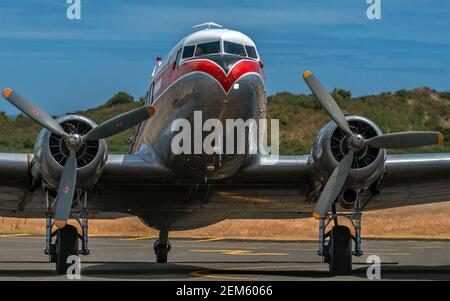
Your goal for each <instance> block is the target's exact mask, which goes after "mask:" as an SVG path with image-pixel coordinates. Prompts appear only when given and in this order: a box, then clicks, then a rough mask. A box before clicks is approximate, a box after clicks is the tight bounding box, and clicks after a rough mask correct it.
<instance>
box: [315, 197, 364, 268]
mask: <svg viewBox="0 0 450 301" xmlns="http://www.w3.org/2000/svg"><path fill="white" fill-rule="evenodd" d="M339 216H342V217H344V218H346V219H348V220H350V221H351V223H352V226H353V228H354V230H355V236H353V235H352V234H351V232H350V229H349V228H348V227H346V226H342V225H339V224H338V217H339ZM332 221H333V222H334V226H333V228H332V229H331V230H330V231H328V232H326V228H327V226H328V225H329V224H330V223H331V222H332ZM327 238H328V240H327ZM352 241H354V242H355V249H354V250H353V251H352ZM317 254H318V255H319V256H322V260H323V261H324V262H327V263H328V264H329V269H330V274H331V275H332V276H336V275H350V274H351V273H352V256H353V255H354V256H357V257H359V256H361V255H363V252H362V250H361V212H360V211H359V210H357V211H356V212H355V213H349V214H345V213H336V208H335V206H334V205H333V213H331V214H328V215H327V216H326V217H323V218H321V219H320V225H319V251H318V252H317Z"/></svg>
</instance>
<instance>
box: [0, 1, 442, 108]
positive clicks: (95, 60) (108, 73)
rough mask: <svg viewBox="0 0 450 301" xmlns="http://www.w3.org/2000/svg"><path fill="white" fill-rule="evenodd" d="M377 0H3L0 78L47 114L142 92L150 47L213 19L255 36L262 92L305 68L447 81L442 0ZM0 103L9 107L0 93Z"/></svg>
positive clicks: (168, 44) (344, 78)
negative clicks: (74, 0)
mask: <svg viewBox="0 0 450 301" xmlns="http://www.w3.org/2000/svg"><path fill="white" fill-rule="evenodd" d="M381 1H382V20H377V21H369V20H368V19H367V17H366V10H367V7H368V4H366V0H340V1H331V0H314V1H298V0H295V1H294V0H291V1H282V0H277V1H275V0H273V1H242V0H241V1H235V0H215V1H212V0H197V1H186V0H185V1H178V0H177V1H170V0H165V1H156V0H152V1H142V0H141V1H139V0H134V1H133V0H128V1H123V0H122V1H121V0H81V6H82V19H81V20H79V21H69V20H68V19H67V18H66V8H67V4H66V1H65V0H40V1H36V0H2V1H1V2H0V70H1V71H0V87H11V88H13V89H16V90H18V91H20V92H21V93H22V94H24V95H25V96H27V97H29V98H30V99H32V100H33V101H34V102H36V103H39V104H40V105H41V106H42V107H43V108H45V109H46V110H47V111H49V112H50V113H51V114H62V113H65V112H70V111H75V110H78V109H85V108H90V107H93V106H96V105H99V104H101V103H103V102H105V101H106V100H107V99H108V98H109V97H110V96H112V95H113V94H114V93H116V92H118V91H126V92H128V93H130V94H132V95H133V96H135V97H139V96H141V95H143V94H144V93H145V89H146V87H147V85H148V83H149V80H150V74H151V71H152V69H153V65H154V59H155V57H156V56H163V55H165V54H166V52H167V51H168V50H170V49H171V48H172V46H174V45H175V43H176V42H177V41H178V40H180V39H181V38H183V37H184V36H185V35H187V34H189V33H191V32H192V31H193V30H192V29H191V27H192V26H193V25H195V24H198V23H202V22H204V21H208V20H211V21H215V22H217V23H219V24H222V25H224V26H225V27H227V28H230V29H236V30H239V31H242V32H244V33H246V34H247V35H249V36H250V37H251V38H252V39H253V40H254V41H255V42H256V44H257V46H258V49H259V52H260V54H261V56H262V58H263V60H264V62H265V73H266V79H267V90H268V94H273V93H276V92H277V91H290V92H295V93H298V92H307V88H306V86H305V84H304V83H303V81H302V80H301V74H302V72H303V71H304V70H306V69H311V70H312V71H314V72H315V73H316V75H317V76H318V77H319V78H320V79H321V81H322V82H323V83H324V84H325V86H327V87H328V88H330V89H331V88H333V87H342V88H345V89H349V90H352V91H353V93H354V95H361V94H373V93H378V92H380V91H394V90H397V89H400V88H414V87H418V86H429V87H431V88H434V89H437V90H450V87H449V84H450V72H449V71H450V18H448V15H449V12H450V1H439V0H381ZM0 111H6V112H7V113H8V114H17V110H15V109H14V108H13V107H12V106H11V105H10V104H8V103H6V102H3V101H2V102H0Z"/></svg>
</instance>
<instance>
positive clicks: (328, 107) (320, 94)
mask: <svg viewBox="0 0 450 301" xmlns="http://www.w3.org/2000/svg"><path fill="white" fill-rule="evenodd" d="M303 79H304V80H305V82H306V84H307V85H308V87H309V89H310V90H311V91H312V92H313V94H314V96H315V97H316V99H317V100H318V101H319V102H320V104H321V105H322V107H323V108H324V109H325V111H326V112H327V113H328V115H330V117H331V119H333V120H334V122H336V124H337V125H338V126H339V128H340V129H341V130H343V131H344V132H345V133H346V134H347V135H349V136H352V135H353V132H352V131H351V130H350V126H349V125H348V122H347V119H345V116H344V113H342V110H341V109H340V108H339V106H338V104H337V103H336V101H335V100H334V99H333V97H332V96H331V95H330V93H328V92H327V90H326V89H325V88H324V87H323V86H322V84H321V83H320V82H319V80H318V79H317V78H316V76H315V75H314V74H312V72H310V71H306V72H304V73H303Z"/></svg>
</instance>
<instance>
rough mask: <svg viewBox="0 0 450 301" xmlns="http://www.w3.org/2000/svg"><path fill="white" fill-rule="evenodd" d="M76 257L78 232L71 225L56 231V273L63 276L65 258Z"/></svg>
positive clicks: (65, 266) (65, 263)
mask: <svg viewBox="0 0 450 301" xmlns="http://www.w3.org/2000/svg"><path fill="white" fill-rule="evenodd" d="M71 255H78V231H77V229H76V228H75V227H74V226H72V225H66V226H65V227H64V228H61V229H58V233H57V235H56V273H57V274H59V275H64V274H66V273H67V268H68V267H69V265H68V264H67V258H68V257H69V256H71Z"/></svg>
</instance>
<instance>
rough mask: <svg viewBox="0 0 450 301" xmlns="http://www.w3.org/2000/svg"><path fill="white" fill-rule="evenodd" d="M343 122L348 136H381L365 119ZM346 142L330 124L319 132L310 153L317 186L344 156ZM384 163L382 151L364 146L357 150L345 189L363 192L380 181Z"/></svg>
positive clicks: (332, 124) (336, 127)
mask: <svg viewBox="0 0 450 301" xmlns="http://www.w3.org/2000/svg"><path fill="white" fill-rule="evenodd" d="M345 118H346V119H347V121H348V123H349V125H350V129H351V130H352V132H354V133H357V134H361V135H362V136H363V137H364V138H366V139H368V138H371V137H375V136H379V135H382V134H383V132H382V131H381V129H380V128H379V127H378V126H377V125H376V124H375V123H374V122H373V121H372V120H370V119H368V118H366V117H363V116H358V115H347V116H345ZM347 138H348V136H347V135H346V134H345V133H344V132H343V131H342V130H341V129H340V128H338V126H337V124H336V123H335V122H333V121H331V122H329V123H327V124H326V125H325V126H324V127H322V129H321V130H320V131H319V134H318V135H317V137H316V140H315V142H314V145H313V148H312V151H311V168H312V171H313V175H314V178H315V179H314V180H315V182H316V185H317V186H319V185H324V184H325V183H326V181H327V179H328V178H329V176H330V175H331V173H332V172H333V170H334V169H335V168H336V166H337V165H338V163H339V162H340V161H341V160H342V159H343V157H344V156H345V155H346V154H347V152H348V143H346V139H347ZM385 161H386V150H385V149H379V148H372V147H369V146H365V147H364V148H362V149H361V150H358V151H357V152H355V156H354V159H353V162H352V167H351V172H350V173H349V175H348V177H347V181H346V185H345V187H347V188H352V189H355V190H359V189H363V190H364V189H367V188H368V187H369V186H370V185H371V184H372V183H373V182H374V181H376V180H378V179H379V178H380V177H381V175H382V173H383V171H384V163H385ZM343 191H345V189H344V190H343Z"/></svg>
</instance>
